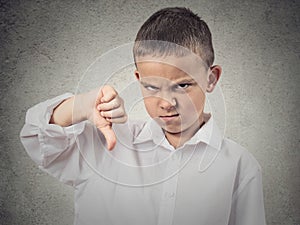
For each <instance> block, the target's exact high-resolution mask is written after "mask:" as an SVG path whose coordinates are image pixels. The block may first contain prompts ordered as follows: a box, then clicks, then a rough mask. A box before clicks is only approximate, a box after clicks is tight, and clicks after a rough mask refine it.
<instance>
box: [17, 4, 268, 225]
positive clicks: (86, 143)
mask: <svg viewBox="0 0 300 225" xmlns="http://www.w3.org/2000/svg"><path fill="white" fill-rule="evenodd" d="M133 53H134V60H135V65H136V70H135V76H136V78H137V80H138V81H139V83H140V86H141V91H142V95H143V100H144V104H145V107H146V110H147V112H148V114H149V115H150V117H151V118H152V120H151V121H147V122H133V121H130V120H129V121H128V122H126V120H127V115H126V113H125V110H124V103H123V100H122V99H121V98H120V96H119V95H118V93H117V92H116V91H115V90H114V88H113V87H111V86H104V87H102V88H100V90H93V91H90V92H88V93H83V94H79V95H76V96H73V95H71V94H65V95H62V96H58V97H56V98H54V99H51V100H48V101H46V102H43V103H40V104H38V105H36V106H35V107H33V108H31V109H30V110H29V111H28V113H27V116H26V123H25V125H24V128H23V130H22V131H21V140H22V142H23V144H24V146H25V148H26V150H27V152H28V153H29V155H30V156H31V157H32V158H33V160H35V161H36V162H37V163H38V165H39V166H40V168H42V169H43V170H45V171H47V172H48V173H50V174H51V175H53V176H55V177H57V178H58V179H60V180H61V181H62V182H64V183H66V184H69V185H72V186H73V187H74V188H75V224H78V225H79V224H80V225H83V224H89V225H93V224H104V225H109V224H113V225H117V224H130V225H140V224H145V225H148V224H153V225H154V224H159V225H171V224H174V225H182V224H191V225H192V224H198V225H199V224H201V225H210V224H211V225H219V224H220V225H221V224H241V225H253V224H255V225H263V224H265V216H264V206H263V195H262V183H261V168H260V166H259V164H258V163H257V161H256V160H255V159H254V158H253V156H252V155H251V154H250V153H249V152H247V151H246V150H245V149H243V148H242V147H240V146H239V145H238V144H236V143H234V142H232V141H230V140H228V139H226V138H223V137H222V136H221V135H220V132H219V131H218V128H217V126H216V124H215V122H214V120H213V117H212V116H211V115H210V114H206V113H204V112H203V109H204V103H205V93H206V92H211V91H213V89H214V87H215V86H216V84H217V81H218V80H219V78H220V75H221V67H220V66H217V65H214V66H213V61H214V51H213V47H212V42H211V34H210V31H209V28H208V27H207V25H206V23H205V22H204V21H203V20H201V19H200V18H199V17H198V16H197V15H195V14H194V13H193V12H191V11H190V10H189V9H186V8H165V9H162V10H160V11H158V12H156V13H154V14H153V15H152V16H151V17H150V18H149V19H148V20H147V21H146V22H145V23H144V24H143V26H142V27H141V28H140V30H139V32H138V34H137V37H136V41H135V44H134V48H133ZM122 123H124V124H122ZM106 147H107V149H109V150H111V151H107V150H106ZM201 168H202V169H201Z"/></svg>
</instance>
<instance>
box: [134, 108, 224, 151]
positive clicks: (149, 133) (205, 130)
mask: <svg viewBox="0 0 300 225" xmlns="http://www.w3.org/2000/svg"><path fill="white" fill-rule="evenodd" d="M204 121H205V123H204V125H203V126H202V127H201V128H200V129H199V130H198V131H197V132H196V134H195V135H194V136H193V137H192V138H191V139H190V140H188V141H187V142H186V143H185V144H184V145H196V144H198V143H200V142H203V143H205V144H207V145H209V146H211V147H213V148H215V149H216V150H219V149H220V148H221V144H222V139H223V135H222V134H221V132H220V130H219V128H218V126H217V124H216V122H215V120H214V118H213V116H212V115H211V114H206V116H205V117H204ZM165 139H166V138H165V135H164V133H163V131H162V129H161V127H160V126H159V125H158V124H157V123H156V122H155V121H154V120H153V119H150V120H149V121H148V122H146V124H145V126H144V127H143V128H142V130H141V132H140V133H139V134H138V135H137V137H136V138H135V139H134V140H133V143H134V144H139V143H144V142H147V141H153V142H154V143H155V144H156V145H163V143H164V141H165Z"/></svg>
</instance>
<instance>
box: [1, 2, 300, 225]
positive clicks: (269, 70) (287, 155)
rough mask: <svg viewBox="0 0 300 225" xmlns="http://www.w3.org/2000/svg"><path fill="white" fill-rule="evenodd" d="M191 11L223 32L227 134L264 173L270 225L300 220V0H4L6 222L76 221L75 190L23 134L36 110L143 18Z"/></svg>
mask: <svg viewBox="0 0 300 225" xmlns="http://www.w3.org/2000/svg"><path fill="white" fill-rule="evenodd" d="M167 6H186V7H190V8H191V9H193V10H194V11H195V12H197V13H198V14H199V15H201V16H202V17H203V18H204V19H205V20H206V21H207V22H208V24H209V26H210V28H211V31H212V33H213V41H214V46H215V52H216V63H218V64H220V65H222V67H223V77H222V79H221V83H220V85H221V88H222V91H223V93H224V97H225V102H226V110H227V114H226V116H227V118H226V119H227V125H226V135H227V136H228V137H230V138H232V139H233V140H235V141H237V142H239V143H241V144H242V145H243V146H245V147H247V148H248V149H249V151H251V152H252V153H253V154H254V156H255V157H256V158H257V160H258V161H259V162H260V164H261V165H262V168H263V171H264V172H263V179H264V180H263V181H264V195H265V207H266V214H267V222H268V224H291V225H294V224H299V223H300V217H299V211H300V207H299V204H300V203H299V199H300V193H299V191H300V190H299V187H300V178H299V171H300V168H299V128H300V127H299V121H300V116H299V115H300V112H299V99H300V98H299V88H298V85H299V84H300V76H299V69H300V67H299V39H300V37H299V36H300V35H299V11H300V7H299V1H292V0H286V1H276V0H274V1H272V0H265V1H260V0H254V1H245V0H243V1H242V0H237V1H229V0H227V1H222V0H217V1H215V0H200V1H199V0H186V1H180V0H177V1H176V0H175V1H171V0H169V1H166V0H165V1H158V0H154V1H146V0H135V1H121V0H117V1H109V0H102V1H88V0H86V1H85V0H82V1H71V0H69V1H59V0H53V1H46V0H40V1H39V0H36V1H21V0H19V1H15V0H14V1H4V0H1V1H0V29H1V36H0V38H1V42H0V46H1V49H0V59H1V61H0V63H1V76H0V80H1V86H0V93H1V104H0V116H1V126H0V141H1V145H0V158H1V163H0V173H1V181H0V188H1V189H0V224H15V225H29V224H39V225H43V224H55V225H59V224H61V225H66V224H72V222H73V216H74V211H73V195H72V194H73V192H72V189H71V188H70V187H67V186H64V185H62V184H60V183H59V182H58V181H56V180H55V179H54V178H52V177H50V176H48V175H46V174H45V173H43V172H41V171H40V170H39V169H38V168H37V166H36V165H35V164H34V163H33V161H31V159H30V158H29V157H28V156H27V154H26V153H25V151H24V149H23V147H22V145H21V143H20V141H19V132H20V129H21V127H22V125H23V123H24V117H25V112H26V110H27V109H28V108H29V107H30V106H32V105H34V104H35V103H38V102H40V101H43V100H45V99H48V98H50V97H53V96H56V95H59V94H62V93H64V92H70V91H71V92H72V91H74V90H75V89H76V86H77V83H78V81H79V79H80V77H81V76H82V74H83V73H84V71H85V70H86V68H87V67H88V66H89V65H90V63H91V62H92V61H93V60H95V58H96V57H97V56H99V55H101V54H103V53H105V52H107V51H108V50H110V49H112V48H114V47H117V46H119V45H122V44H124V43H127V42H131V41H133V40H134V36H135V34H136V32H137V30H138V28H139V27H140V25H141V24H142V22H143V21H144V20H145V19H146V18H147V17H148V16H149V15H151V14H152V13H153V12H154V11H156V10H158V9H160V8H162V7H167Z"/></svg>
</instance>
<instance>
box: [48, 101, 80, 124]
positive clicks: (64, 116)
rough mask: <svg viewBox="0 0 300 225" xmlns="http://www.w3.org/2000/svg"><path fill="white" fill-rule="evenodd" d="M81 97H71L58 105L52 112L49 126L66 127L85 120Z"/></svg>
mask: <svg viewBox="0 0 300 225" xmlns="http://www.w3.org/2000/svg"><path fill="white" fill-rule="evenodd" d="M81 100H82V95H76V96H72V97H70V98H68V99H66V100H64V101H63V102H62V103H60V104H59V105H58V106H57V107H56V108H55V109H54V110H53V113H52V116H51V119H50V123H51V124H57V125H60V126H62V127H67V126H70V125H72V124H76V123H79V122H81V121H83V120H86V115H85V113H84V108H85V107H84V106H83V103H84V102H83V101H81Z"/></svg>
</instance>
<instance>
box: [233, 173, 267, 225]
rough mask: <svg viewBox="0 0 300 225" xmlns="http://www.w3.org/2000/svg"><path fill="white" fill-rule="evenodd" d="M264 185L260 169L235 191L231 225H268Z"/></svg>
mask: <svg viewBox="0 0 300 225" xmlns="http://www.w3.org/2000/svg"><path fill="white" fill-rule="evenodd" d="M262 187H263V186H262V175H261V170H260V169H259V170H257V171H256V172H254V173H253V174H252V176H251V177H250V179H247V181H246V182H244V183H242V184H241V185H240V187H239V188H238V189H237V190H236V192H235V193H234V195H233V200H232V208H231V215H230V221H229V225H239V224H242V225H252V224H257V225H266V221H265V209H264V200H263V188H262Z"/></svg>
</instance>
